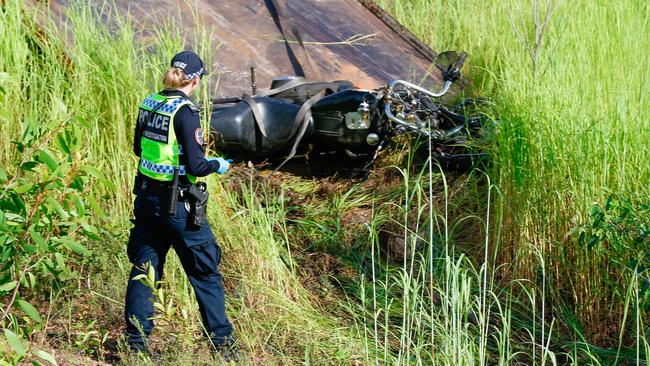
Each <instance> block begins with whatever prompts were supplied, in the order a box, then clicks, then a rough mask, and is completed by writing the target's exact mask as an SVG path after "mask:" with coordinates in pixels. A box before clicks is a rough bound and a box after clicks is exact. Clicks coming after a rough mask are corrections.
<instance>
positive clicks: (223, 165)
mask: <svg viewBox="0 0 650 366" xmlns="http://www.w3.org/2000/svg"><path fill="white" fill-rule="evenodd" d="M206 160H208V161H214V160H216V161H217V162H219V170H217V173H218V174H223V173H225V172H227V171H228V169H229V168H230V163H232V159H224V158H207V159H206Z"/></svg>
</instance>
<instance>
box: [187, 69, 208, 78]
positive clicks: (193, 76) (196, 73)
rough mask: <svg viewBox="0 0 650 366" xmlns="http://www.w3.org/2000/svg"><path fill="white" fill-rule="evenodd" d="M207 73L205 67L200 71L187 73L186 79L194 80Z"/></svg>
mask: <svg viewBox="0 0 650 366" xmlns="http://www.w3.org/2000/svg"><path fill="white" fill-rule="evenodd" d="M204 73H205V69H203V68H201V69H200V70H199V71H197V72H194V73H191V74H187V75H185V80H192V79H194V78H198V77H199V76H201V74H204Z"/></svg>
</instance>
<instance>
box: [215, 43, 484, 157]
mask: <svg viewBox="0 0 650 366" xmlns="http://www.w3.org/2000/svg"><path fill="white" fill-rule="evenodd" d="M466 56H467V54H466V53H465V52H462V53H460V54H457V53H456V52H454V51H447V52H443V53H441V54H439V55H438V57H437V58H436V62H435V63H436V66H438V67H439V68H440V70H441V71H442V76H443V81H444V84H443V85H442V87H441V89H440V91H439V92H437V93H433V92H431V91H429V90H426V89H424V88H422V87H420V86H417V85H415V84H412V83H410V82H407V81H404V80H393V81H390V82H389V83H388V84H387V85H386V86H384V87H381V88H379V89H376V90H372V91H369V90H361V89H357V88H355V86H354V84H353V83H352V82H349V81H333V82H310V81H306V80H304V79H303V78H299V77H292V76H289V77H282V78H277V79H275V80H273V82H272V84H271V88H270V90H268V91H266V92H262V93H257V94H255V91H254V94H255V95H252V96H251V95H247V94H244V95H243V96H242V97H239V98H224V99H215V100H212V103H213V109H212V115H211V122H210V124H211V128H212V135H213V137H214V139H213V140H214V141H215V145H216V148H218V149H219V150H220V151H223V152H225V153H226V154H228V155H229V156H232V155H234V156H235V157H236V158H238V159H249V158H250V159H255V158H257V159H260V158H274V157H275V158H279V159H278V161H281V160H280V159H282V162H281V164H280V166H282V165H283V164H284V163H286V162H287V161H288V160H289V159H291V158H292V157H294V156H296V153H297V152H298V151H301V150H302V151H304V150H306V151H308V153H309V154H310V156H318V155H323V156H327V155H328V154H332V153H336V152H342V151H343V152H345V153H346V154H347V155H348V156H349V157H351V158H365V159H367V164H366V167H367V166H370V164H372V163H373V162H374V160H375V159H376V158H377V155H378V152H379V151H380V150H381V149H382V147H384V146H385V144H386V142H388V141H390V140H391V138H393V137H394V136H397V135H401V134H409V133H410V134H414V135H416V136H418V137H420V138H424V139H423V140H421V141H425V142H430V143H428V144H424V146H429V147H430V150H428V152H429V153H430V154H431V156H432V157H433V158H434V159H436V160H437V161H438V162H439V163H441V164H444V165H450V164H451V165H454V166H471V165H472V164H474V163H475V162H476V161H479V160H482V158H483V157H484V156H485V154H486V153H485V151H484V146H485V142H486V140H489V136H490V134H491V126H492V125H493V120H492V119H491V118H489V117H488V116H487V115H486V114H482V113H474V114H472V113H469V112H468V111H469V110H472V109H475V108H473V107H475V106H476V105H478V104H480V103H481V100H476V99H465V100H462V101H461V102H460V103H459V104H457V105H455V106H453V107H449V106H445V105H443V104H441V102H439V98H440V97H442V96H443V95H445V94H447V92H448V91H449V88H450V86H451V85H452V83H454V82H455V81H457V80H458V79H459V78H460V76H461V75H460V69H461V67H462V66H463V63H464V61H465V58H466ZM252 81H253V90H254V89H255V88H254V73H253V74H252ZM427 139H428V141H427ZM280 166H278V167H277V168H276V169H279V168H280Z"/></svg>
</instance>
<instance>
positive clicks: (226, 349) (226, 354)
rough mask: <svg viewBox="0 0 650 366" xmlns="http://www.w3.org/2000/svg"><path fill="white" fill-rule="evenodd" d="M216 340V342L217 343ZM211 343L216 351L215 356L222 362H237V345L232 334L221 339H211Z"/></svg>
mask: <svg viewBox="0 0 650 366" xmlns="http://www.w3.org/2000/svg"><path fill="white" fill-rule="evenodd" d="M217 342H218V343H217ZM213 345H214V348H215V351H216V352H217V357H218V358H220V359H221V361H223V362H226V363H228V362H234V363H235V364H237V363H238V362H239V346H238V345H237V339H236V338H235V337H234V336H228V337H224V338H221V339H213Z"/></svg>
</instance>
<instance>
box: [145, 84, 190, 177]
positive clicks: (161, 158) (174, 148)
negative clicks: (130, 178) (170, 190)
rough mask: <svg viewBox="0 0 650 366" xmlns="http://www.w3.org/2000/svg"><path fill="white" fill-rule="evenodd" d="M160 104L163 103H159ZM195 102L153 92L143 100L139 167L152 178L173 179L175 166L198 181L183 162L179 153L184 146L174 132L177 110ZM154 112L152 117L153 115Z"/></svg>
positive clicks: (180, 172)
mask: <svg viewBox="0 0 650 366" xmlns="http://www.w3.org/2000/svg"><path fill="white" fill-rule="evenodd" d="M161 103H164V104H162V105H160V104H161ZM187 104H189V105H190V106H193V104H192V102H191V101H190V100H188V99H186V98H183V97H180V96H164V95H160V94H158V93H154V94H151V95H149V96H148V97H146V98H145V99H144V100H143V101H142V103H140V112H139V115H138V124H139V125H140V124H142V123H145V122H146V124H145V125H144V126H142V128H141V130H142V136H141V138H140V144H141V145H140V146H141V147H142V152H141V154H140V164H139V166H138V170H139V171H140V172H141V173H142V174H144V175H146V176H147V177H149V178H152V179H155V180H159V181H162V182H171V181H172V180H173V179H174V168H177V169H179V175H185V176H187V179H188V180H189V181H190V183H195V182H196V177H195V176H193V175H190V174H188V173H187V172H186V169H185V166H184V165H180V162H179V155H181V154H182V149H181V145H180V144H179V143H178V139H177V138H176V132H175V131H174V116H175V115H176V112H178V110H179V109H180V108H181V107H182V106H184V105H187ZM151 113H153V116H150V114H151Z"/></svg>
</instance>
